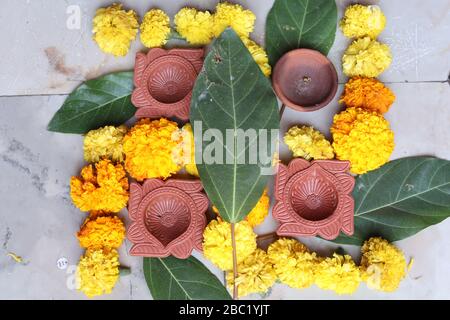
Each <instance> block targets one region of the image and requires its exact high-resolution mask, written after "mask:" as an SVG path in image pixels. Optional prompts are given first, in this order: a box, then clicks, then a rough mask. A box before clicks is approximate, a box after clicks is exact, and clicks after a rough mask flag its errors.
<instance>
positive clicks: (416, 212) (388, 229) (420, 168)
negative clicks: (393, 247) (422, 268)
mask: <svg viewBox="0 0 450 320" xmlns="http://www.w3.org/2000/svg"><path fill="white" fill-rule="evenodd" d="M353 197H354V199H355V233H354V235H353V236H351V237H349V236H345V235H341V236H339V237H338V238H337V239H335V240H334V242H337V243H342V244H354V245H361V244H362V243H363V242H364V241H365V240H367V239H368V238H370V237H372V236H381V237H383V238H385V239H387V240H389V241H397V240H402V239H405V238H407V237H410V236H412V235H414V234H416V233H417V232H419V231H421V230H423V229H425V228H427V227H429V226H431V225H434V224H437V223H439V222H441V221H443V220H444V219H446V218H448V217H449V216H450V161H448V160H442V159H438V158H433V157H412V158H403V159H399V160H395V161H391V162H389V163H387V164H386V165H384V166H383V167H381V168H380V169H378V170H375V171H372V172H369V173H367V174H364V175H361V176H359V177H358V178H357V179H356V184H355V189H354V191H353Z"/></svg>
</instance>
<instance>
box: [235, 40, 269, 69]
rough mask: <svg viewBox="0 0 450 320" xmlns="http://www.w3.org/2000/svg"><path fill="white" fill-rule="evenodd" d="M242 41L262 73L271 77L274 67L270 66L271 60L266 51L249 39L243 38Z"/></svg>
mask: <svg viewBox="0 0 450 320" xmlns="http://www.w3.org/2000/svg"><path fill="white" fill-rule="evenodd" d="M241 40H242V42H243V43H244V45H245V46H246V47H247V49H248V51H249V52H250V54H251V55H252V57H253V60H255V62H256V63H257V64H258V65H259V68H260V69H261V71H262V73H263V74H264V75H265V76H266V77H269V76H270V74H271V73H272V67H271V66H270V64H269V58H268V57H267V53H266V51H265V50H264V49H263V48H262V47H260V46H259V45H258V44H257V43H256V42H254V41H252V40H250V39H249V38H245V37H241Z"/></svg>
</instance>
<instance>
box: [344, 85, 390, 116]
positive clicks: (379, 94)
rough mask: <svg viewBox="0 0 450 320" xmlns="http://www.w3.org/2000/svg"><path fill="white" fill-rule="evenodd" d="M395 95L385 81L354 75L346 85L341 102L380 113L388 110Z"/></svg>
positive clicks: (350, 106) (348, 105) (351, 106)
mask: <svg viewBox="0 0 450 320" xmlns="http://www.w3.org/2000/svg"><path fill="white" fill-rule="evenodd" d="M394 101H395V95H394V93H393V92H392V91H391V90H390V89H389V88H387V87H385V86H384V84H383V83H381V82H380V81H378V80H377V79H374V78H365V77H354V78H351V79H350V80H349V81H348V82H347V83H346V85H345V88H344V93H343V94H342V97H341V100H339V102H340V103H344V104H345V105H346V106H347V107H349V108H364V109H370V110H373V111H378V112H380V113H385V112H388V110H389V107H390V106H391V105H392V104H393V103H394Z"/></svg>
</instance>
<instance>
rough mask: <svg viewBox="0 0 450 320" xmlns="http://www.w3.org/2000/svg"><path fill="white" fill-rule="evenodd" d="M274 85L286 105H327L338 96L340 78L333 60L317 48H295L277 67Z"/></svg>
mask: <svg viewBox="0 0 450 320" xmlns="http://www.w3.org/2000/svg"><path fill="white" fill-rule="evenodd" d="M273 87H274V89H275V92H276V94H277V96H278V97H279V98H280V100H281V102H283V103H284V104H285V105H286V106H288V107H290V108H292V109H294V110H297V111H304V112H305V111H306V112H308V111H315V110H319V109H321V108H323V107H325V106H326V105H327V104H329V103H330V102H331V100H332V99H333V98H334V96H335V95H336V91H337V87H338V77H337V73H336V69H335V68H334V66H333V64H332V63H331V61H330V60H329V59H328V58H327V57H325V56H324V55H323V54H321V53H320V52H318V51H315V50H310V49H296V50H292V51H289V52H288V53H286V54H285V55H284V56H283V57H281V59H280V60H279V61H278V63H277V64H276V66H275V69H274V73H273Z"/></svg>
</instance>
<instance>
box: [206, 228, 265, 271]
mask: <svg viewBox="0 0 450 320" xmlns="http://www.w3.org/2000/svg"><path fill="white" fill-rule="evenodd" d="M235 238H236V253H237V262H238V263H242V262H243V261H244V259H245V258H247V257H248V256H249V255H251V254H252V253H253V252H254V251H255V249H256V234H255V233H254V232H253V229H252V227H250V225H249V224H248V222H246V221H241V222H239V223H237V224H236V226H235ZM203 254H204V255H205V257H206V258H207V259H209V260H211V262H212V263H214V264H215V265H216V266H218V267H219V268H220V269H222V270H225V271H228V270H232V269H233V247H232V245H231V225H230V224H229V223H228V222H226V221H217V220H212V221H211V222H210V223H209V224H208V226H207V227H206V229H205V231H204V233H203Z"/></svg>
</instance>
